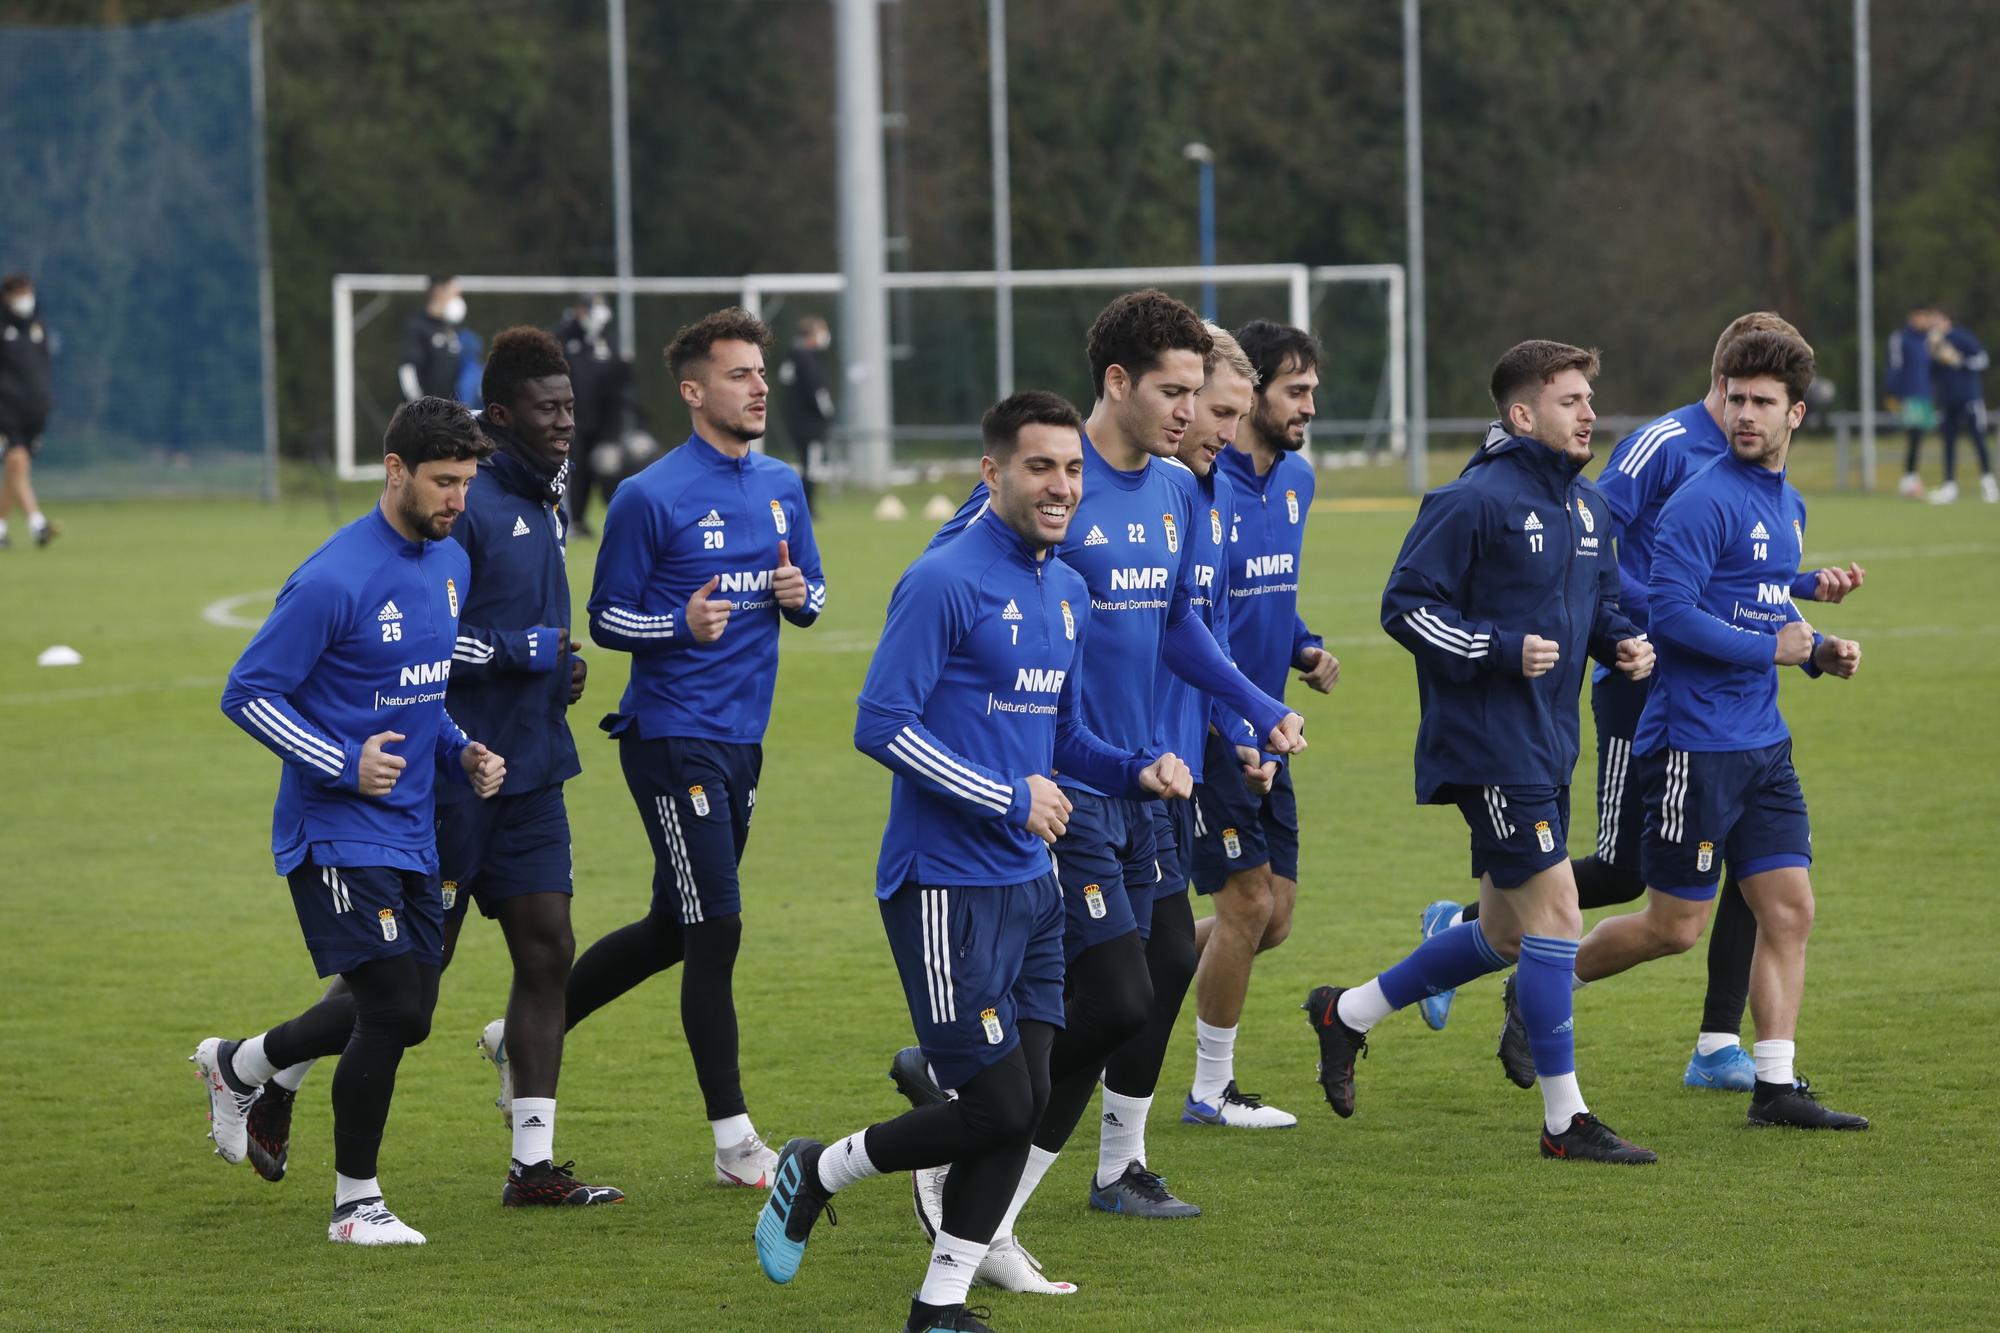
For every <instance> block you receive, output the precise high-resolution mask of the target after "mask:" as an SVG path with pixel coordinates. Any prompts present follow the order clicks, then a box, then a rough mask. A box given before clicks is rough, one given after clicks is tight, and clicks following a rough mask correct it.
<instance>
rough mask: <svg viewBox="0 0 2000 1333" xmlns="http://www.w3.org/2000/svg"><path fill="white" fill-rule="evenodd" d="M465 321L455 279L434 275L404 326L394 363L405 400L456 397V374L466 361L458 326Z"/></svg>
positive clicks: (399, 386) (408, 401)
mask: <svg viewBox="0 0 2000 1333" xmlns="http://www.w3.org/2000/svg"><path fill="white" fill-rule="evenodd" d="M464 323H465V297H464V296H463V295H462V294H461V293H460V292H459V290H458V279H457V278H454V277H451V276H449V275H440V276H437V277H433V278H432V279H431V282H430V287H429V288H428V289H427V291H426V293H425V296H424V308H423V309H422V310H419V311H417V312H415V313H414V314H412V315H411V316H410V322H409V323H408V324H405V325H404V326H403V355H402V359H401V361H400V362H399V363H398V365H397V367H396V384H397V387H398V388H400V389H401V390H402V398H403V401H404V402H406V403H414V402H415V401H417V399H419V398H423V397H425V396H430V397H433V398H451V399H456V398H457V397H458V386H459V375H460V373H461V372H462V370H463V368H464V364H465V344H464V340H463V339H462V338H461V337H460V336H459V326H460V325H462V324H464Z"/></svg>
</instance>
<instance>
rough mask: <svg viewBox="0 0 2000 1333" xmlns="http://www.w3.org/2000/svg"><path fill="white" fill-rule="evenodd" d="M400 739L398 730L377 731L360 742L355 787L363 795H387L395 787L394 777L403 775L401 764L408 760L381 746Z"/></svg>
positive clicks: (401, 735) (400, 733) (401, 734)
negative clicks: (357, 777) (359, 768)
mask: <svg viewBox="0 0 2000 1333" xmlns="http://www.w3.org/2000/svg"><path fill="white" fill-rule="evenodd" d="M402 739H403V733H402V732H400V731H378V732H376V733H375V734H374V735H373V736H370V737H369V738H368V739H367V740H365V741H363V742H361V772H360V778H359V780H358V782H357V783H356V789H357V790H358V791H360V793H361V794H362V795H363V796H387V795H388V794H389V793H390V792H391V791H392V790H394V789H395V786H396V779H397V778H400V777H402V776H403V765H404V764H405V763H406V762H408V761H407V760H405V759H404V758H403V756H401V755H399V754H390V753H388V752H387V751H386V750H384V749H383V748H382V747H383V746H384V745H393V744H394V743H396V742H397V741H400V740H402Z"/></svg>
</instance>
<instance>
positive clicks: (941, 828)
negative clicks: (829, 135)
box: [854, 517, 1159, 898]
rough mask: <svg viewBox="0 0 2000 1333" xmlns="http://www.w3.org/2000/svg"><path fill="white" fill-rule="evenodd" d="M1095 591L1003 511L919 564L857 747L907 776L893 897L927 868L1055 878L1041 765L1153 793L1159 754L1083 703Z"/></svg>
mask: <svg viewBox="0 0 2000 1333" xmlns="http://www.w3.org/2000/svg"><path fill="white" fill-rule="evenodd" d="M1089 598H1090V592H1089V589H1088V588H1086V587H1085V586H1084V582H1083V580H1082V578H1080V577H1078V575H1077V574H1076V572H1075V571H1074V570H1072V569H1070V568H1069V567H1068V566H1067V565H1065V564H1063V562H1062V561H1061V560H1060V559H1057V558H1056V557H1055V556H1053V555H1050V556H1048V557H1047V558H1046V559H1037V558H1036V556H1035V554H1034V553H1033V552H1032V551H1030V550H1029V548H1028V546H1027V544H1026V543H1025V542H1023V541H1022V540H1021V538H1020V537H1019V535H1017V534H1016V533H1015V532H1014V530H1013V529H1012V528H1009V527H1008V526H1007V525H1006V524H1005V523H1002V522H1000V521H999V520H998V519H996V518H990V517H989V518H988V519H987V521H985V522H983V523H979V524H975V525H974V526H973V528H972V529H971V530H970V531H968V532H966V533H965V534H964V536H963V537H961V538H960V539H959V540H957V541H952V542H947V543H945V544H943V545H941V546H937V547H934V548H932V549H930V550H928V551H926V552H924V553H923V554H922V555H920V556H918V557H917V559H916V561H915V562H914V563H913V564H912V565H911V566H910V567H909V569H907V570H905V571H904V573H903V577H902V578H901V579H900V580H899V581H898V582H897V584H896V590H895V592H894V593H893V594H891V596H890V598H889V614H888V621H887V623H886V624H885V625H884V626H883V628H882V638H881V641H880V642H879V643H878V644H877V645H876V648H875V656H874V659H873V660H872V661H871V662H869V664H868V679H867V681H866V682H865V683H864V684H863V685H862V687H861V697H860V700H859V709H858V711H857V716H856V718H855V723H854V744H855V748H857V749H859V750H860V751H862V753H864V754H867V755H869V756H870V757H871V758H874V759H876V760H877V761H879V762H880V763H882V764H884V765H886V766H887V767H888V768H889V769H890V770H891V771H892V772H894V773H895V775H896V780H895V784H894V788H893V790H892V792H891V795H890V798H889V823H888V827H887V829H886V830H885V831H884V832H883V835H882V854H881V858H880V859H879V861H878V862H877V864H876V871H875V893H876V896H877V897H881V898H887V897H889V896H890V895H891V894H893V893H895V891H896V890H897V889H898V888H900V887H901V886H902V885H903V884H905V883H907V882H910V881H912V880H914V881H916V882H918V883H922V884H944V885H958V884H989V885H991V884H1022V883H1026V882H1027V881H1029V880H1031V879H1035V878H1037V877H1039V876H1041V875H1045V874H1047V873H1048V872H1049V849H1048V847H1047V846H1046V845H1045V844H1044V843H1043V842H1042V840H1041V839H1040V838H1039V837H1037V836H1035V835H1034V834H1032V833H1030V832H1028V829H1027V818H1028V810H1029V796H1028V783H1027V777H1028V775H1029V774H1031V773H1040V774H1042V775H1043V776H1044V777H1050V776H1052V775H1053V772H1054V770H1055V769H1060V770H1061V771H1062V773H1063V776H1064V779H1065V780H1069V779H1071V778H1081V779H1083V780H1084V781H1087V782H1089V783H1090V784H1091V785H1092V786H1093V787H1094V788H1097V789H1099V790H1102V791H1106V792H1109V793H1111V794H1113V795H1118V796H1127V797H1135V798H1136V797H1143V796H1145V795H1146V793H1145V791H1144V790H1143V789H1141V788H1140V787H1138V786H1137V777H1138V774H1139V771H1140V770H1141V769H1143V768H1145V767H1146V766H1147V765H1148V764H1151V763H1152V762H1153V761H1154V760H1155V759H1157V758H1158V757H1159V754H1158V752H1157V751H1156V750H1140V749H1135V750H1120V749H1115V748H1113V747H1111V746H1108V745H1106V744H1105V743H1104V742H1103V741H1102V740H1100V739H1098V737H1097V736H1095V735H1093V734H1092V733H1091V731H1090V729H1089V728H1088V727H1087V726H1086V725H1084V722H1083V719H1082V716H1081V710H1080V708H1079V706H1078V698H1077V695H1078V689H1079V683H1080V673H1079V671H1078V670H1077V664H1078V660H1079V658H1081V656H1082V655H1083V652H1084V644H1085V641H1086V637H1087V636H1086V627H1087V626H1089V624H1090V623H1091V621H1090V613H1089V610H1088V608H1089Z"/></svg>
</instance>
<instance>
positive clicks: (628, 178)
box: [605, 0, 639, 361]
mask: <svg viewBox="0 0 2000 1333" xmlns="http://www.w3.org/2000/svg"><path fill="white" fill-rule="evenodd" d="M605 11H606V12H605V20H606V22H605V27H606V28H607V29H608V36H609V41H608V42H607V45H608V46H609V47H610V49H611V191H612V212H613V213H614V214H615V215H616V226H617V228H618V240H617V245H618V278H619V281H620V282H621V283H622V284H624V285H622V286H621V287H619V289H618V354H619V355H620V356H622V357H624V358H625V359H626V360H627V361H630V360H631V359H632V356H633V353H634V351H635V350H636V349H637V348H638V345H639V330H638V328H637V326H636V321H635V320H634V319H633V316H632V307H633V298H632V285H631V284H632V129H631V122H630V119H629V117H628V115H627V112H626V93H625V0H605Z"/></svg>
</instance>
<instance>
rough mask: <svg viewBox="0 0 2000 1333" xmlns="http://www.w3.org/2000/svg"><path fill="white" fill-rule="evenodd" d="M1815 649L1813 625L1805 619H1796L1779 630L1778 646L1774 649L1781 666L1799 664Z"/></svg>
mask: <svg viewBox="0 0 2000 1333" xmlns="http://www.w3.org/2000/svg"><path fill="white" fill-rule="evenodd" d="M1812 651H1813V627H1812V626H1811V625H1808V624H1807V623H1806V622H1805V621H1803V620H1794V621H1792V622H1791V623H1790V624H1789V625H1786V626H1785V627H1784V628H1783V629H1781V630H1779V631H1778V643H1777V647H1776V648H1775V649H1774V650H1773V652H1774V654H1775V660H1776V662H1777V664H1778V665H1779V666H1798V665H1799V664H1800V663H1801V662H1803V661H1805V660H1806V659H1807V658H1808V657H1811V656H1812Z"/></svg>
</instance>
